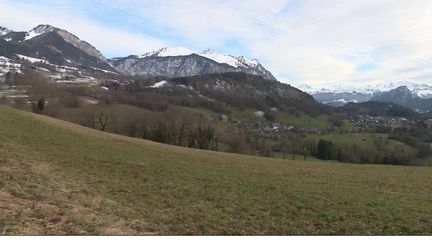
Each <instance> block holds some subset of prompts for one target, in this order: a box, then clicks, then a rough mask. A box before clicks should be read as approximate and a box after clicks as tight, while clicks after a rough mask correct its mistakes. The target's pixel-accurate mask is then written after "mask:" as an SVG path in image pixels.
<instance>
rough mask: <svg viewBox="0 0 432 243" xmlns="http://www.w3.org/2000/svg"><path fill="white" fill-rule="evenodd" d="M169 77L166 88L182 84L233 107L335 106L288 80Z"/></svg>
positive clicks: (237, 75)
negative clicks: (324, 102) (317, 99)
mask: <svg viewBox="0 0 432 243" xmlns="http://www.w3.org/2000/svg"><path fill="white" fill-rule="evenodd" d="M167 80H168V81H164V84H163V85H164V88H165V89H170V87H182V89H184V90H191V91H193V92H197V93H198V94H199V95H200V96H203V97H207V98H209V99H211V100H216V101H219V102H222V103H224V104H228V105H230V106H233V107H240V108H252V109H255V110H258V111H265V112H266V113H268V112H271V111H276V110H283V111H287V112H290V113H292V114H298V113H306V114H309V115H319V114H323V113H331V112H332V111H333V108H331V107H329V106H326V105H323V104H320V103H318V102H316V101H315V100H314V98H313V97H312V96H310V95H308V94H307V93H304V92H302V91H301V90H299V89H296V88H294V87H292V86H290V85H288V84H284V83H281V82H279V81H275V80H268V79H264V78H262V77H260V76H256V75H251V74H245V73H241V72H232V73H218V74H206V75H199V76H192V77H180V78H172V79H167ZM165 86H166V87H165Z"/></svg>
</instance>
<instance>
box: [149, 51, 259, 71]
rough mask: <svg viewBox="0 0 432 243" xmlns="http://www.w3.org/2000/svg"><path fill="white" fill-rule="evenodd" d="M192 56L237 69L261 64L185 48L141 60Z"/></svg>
mask: <svg viewBox="0 0 432 243" xmlns="http://www.w3.org/2000/svg"><path fill="white" fill-rule="evenodd" d="M192 54H195V55H198V56H202V57H205V58H208V59H211V60H213V61H215V62H217V63H221V64H228V65H229V66H231V67H235V68H239V67H243V68H247V67H252V68H255V67H257V66H258V65H259V62H258V60H256V59H253V60H250V59H247V58H245V57H243V56H240V57H235V56H231V55H225V54H221V53H217V52H215V51H213V50H210V49H207V50H205V51H202V52H194V51H192V50H189V49H187V48H184V47H164V48H161V49H159V50H157V51H152V52H147V53H145V54H144V55H141V58H148V57H176V56H189V55H192Z"/></svg>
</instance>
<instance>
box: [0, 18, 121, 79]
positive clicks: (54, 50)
mask: <svg viewBox="0 0 432 243" xmlns="http://www.w3.org/2000/svg"><path fill="white" fill-rule="evenodd" d="M4 29H5V28H4ZM2 30H3V29H2ZM3 32H4V33H6V34H4V35H1V36H0V55H1V56H5V57H8V58H16V57H17V56H18V55H24V56H27V57H29V58H35V59H40V60H44V61H47V62H49V63H51V64H56V65H66V66H74V67H77V66H84V67H87V68H98V69H103V70H107V71H110V72H114V71H116V70H115V69H114V68H113V67H111V65H110V64H109V63H108V62H107V60H106V59H105V58H104V56H103V55H102V53H101V52H100V51H99V50H97V49H96V48H95V47H93V46H92V45H90V44H89V43H87V42H85V41H82V40H80V39H79V38H78V37H76V36H75V35H73V34H71V33H69V32H68V31H66V30H63V29H60V28H56V27H54V26H51V25H38V26H37V27H35V28H33V29H32V30H30V31H28V32H23V31H21V32H17V31H6V30H3Z"/></svg>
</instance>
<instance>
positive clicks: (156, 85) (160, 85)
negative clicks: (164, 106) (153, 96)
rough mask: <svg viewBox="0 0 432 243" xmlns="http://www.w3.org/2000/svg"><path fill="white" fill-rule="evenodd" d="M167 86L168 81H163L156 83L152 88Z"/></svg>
mask: <svg viewBox="0 0 432 243" xmlns="http://www.w3.org/2000/svg"><path fill="white" fill-rule="evenodd" d="M167 84H168V82H167V81H165V80H162V81H160V82H157V83H155V84H154V85H152V86H150V88H155V89H157V88H161V87H164V86H166V85H167Z"/></svg>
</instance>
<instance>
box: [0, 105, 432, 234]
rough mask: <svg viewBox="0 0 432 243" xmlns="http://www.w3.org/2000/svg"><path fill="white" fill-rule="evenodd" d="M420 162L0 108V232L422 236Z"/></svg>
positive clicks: (424, 207) (430, 198)
mask: <svg viewBox="0 0 432 243" xmlns="http://www.w3.org/2000/svg"><path fill="white" fill-rule="evenodd" d="M431 215H432V169H431V168H425V167H398V166H378V165H353V164H341V163H324V162H319V161H318V162H317V161H289V160H279V159H266V158H260V157H251V156H245V155H236V154H227V153H218V152H211V151H200V150H194V149H187V148H182V147H174V146H169V145H163V144H158V143H153V142H149V141H145V140H139V139H133V138H127V137H122V136H118V135H112V134H107V133H102V132H99V131H95V130H91V129H87V128H84V127H80V126H77V125H74V124H71V123H67V122H64V121H60V120H56V119H52V118H49V117H45V116H40V115H35V114H31V113H26V112H23V111H18V110H14V109H12V108H7V107H4V106H0V234H4V235H16V234H19V235H22V234H24V235H29V234H31V235H34V234H50V235H53V234H54V235H58V234H85V235H100V234H105V235H106V234H107V235H123V234H133V235H141V234H145V235H147V234H150V235H173V234H176V235H177V234H181V235H183V234H193V235H199V234H205V235H214V234H227V235H232V234H235V235H237V234H252V235H261V234H269V235H274V234H277V235H281V234H282V235H298V234H300V235H302V234H313V235H314V234H326V235H327V234H344V235H345V234H348V235H350V234H365V235H369V234H379V235H382V234H385V235H387V234H431V233H432V217H431Z"/></svg>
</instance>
